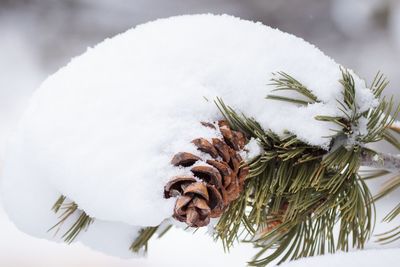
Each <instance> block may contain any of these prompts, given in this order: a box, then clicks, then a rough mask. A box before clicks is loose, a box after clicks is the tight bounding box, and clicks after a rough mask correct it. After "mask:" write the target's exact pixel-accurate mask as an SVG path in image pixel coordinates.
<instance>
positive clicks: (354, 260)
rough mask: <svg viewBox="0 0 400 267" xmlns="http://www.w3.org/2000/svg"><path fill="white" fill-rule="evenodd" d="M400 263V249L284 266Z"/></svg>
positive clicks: (330, 266)
mask: <svg viewBox="0 0 400 267" xmlns="http://www.w3.org/2000/svg"><path fill="white" fill-rule="evenodd" d="M399 261H400V249H387V250H368V251H358V252H351V253H339V254H336V255H325V256H318V257H313V258H308V259H302V260H298V261H293V262H291V263H288V264H284V265H282V266H285V267H304V266H307V267H313V266H315V267H318V266H324V267H337V266H363V267H376V266H386V267H390V266H393V267H394V266H398V264H399Z"/></svg>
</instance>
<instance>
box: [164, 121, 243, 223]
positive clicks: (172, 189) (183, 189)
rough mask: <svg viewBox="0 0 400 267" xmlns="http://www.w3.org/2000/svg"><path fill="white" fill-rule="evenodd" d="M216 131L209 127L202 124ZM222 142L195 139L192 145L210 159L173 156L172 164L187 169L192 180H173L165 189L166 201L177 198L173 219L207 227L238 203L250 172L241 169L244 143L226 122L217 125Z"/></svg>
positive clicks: (210, 124) (184, 155) (178, 154)
mask: <svg viewBox="0 0 400 267" xmlns="http://www.w3.org/2000/svg"><path fill="white" fill-rule="evenodd" d="M202 125H203V126H205V127H211V128H214V129H216V127H215V126H214V124H212V123H204V122H203V123H202ZM218 128H219V130H220V132H221V134H222V138H212V140H211V141H208V140H206V139H204V138H197V139H195V140H193V141H192V143H193V144H194V145H195V146H196V147H197V149H198V150H199V151H202V152H204V153H206V154H208V155H210V156H211V158H212V159H207V160H205V159H202V158H201V157H200V156H196V155H193V154H191V153H187V152H180V153H177V154H176V155H174V157H173V159H172V161H171V164H173V165H174V166H181V167H190V166H193V165H194V164H195V163H196V162H205V163H206V164H204V165H201V164H197V165H196V166H194V167H192V168H191V169H190V170H191V172H192V174H193V176H177V177H174V178H173V179H172V180H171V181H170V182H168V184H167V185H166V186H165V190H164V196H165V198H170V197H177V201H176V204H175V209H174V214H173V217H174V218H175V219H177V220H178V221H181V222H186V223H187V224H188V225H189V226H191V227H202V226H206V225H207V224H208V223H209V222H210V218H218V217H220V216H221V214H222V213H223V211H224V210H225V209H226V208H227V207H228V206H229V204H230V203H231V202H232V201H233V200H235V199H237V198H238V197H239V195H240V193H241V191H242V190H243V186H244V180H245V179H246V176H247V175H248V172H249V169H248V167H247V166H243V165H242V164H243V160H242V158H241V156H240V154H239V152H240V150H242V149H243V147H244V146H245V144H246V142H247V140H246V137H245V135H244V134H243V133H241V132H238V131H233V130H232V129H231V128H230V127H229V125H228V123H226V121H219V122H218Z"/></svg>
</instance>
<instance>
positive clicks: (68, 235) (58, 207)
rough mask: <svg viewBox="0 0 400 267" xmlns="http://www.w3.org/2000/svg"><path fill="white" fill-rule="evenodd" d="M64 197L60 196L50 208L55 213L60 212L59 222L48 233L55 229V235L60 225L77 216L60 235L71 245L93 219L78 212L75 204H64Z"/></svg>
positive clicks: (82, 212)
mask: <svg viewBox="0 0 400 267" xmlns="http://www.w3.org/2000/svg"><path fill="white" fill-rule="evenodd" d="M65 201H66V197H65V196H60V197H59V198H58V199H57V201H56V202H55V204H54V205H53V207H52V210H53V211H54V212H55V213H59V212H61V214H60V216H59V222H58V223H57V224H55V225H54V226H53V227H51V228H50V229H49V230H48V231H52V230H54V229H56V233H55V234H57V233H58V232H59V231H60V229H61V227H62V225H63V224H64V223H65V222H66V221H67V220H68V219H69V218H71V217H72V216H78V218H77V219H76V221H75V222H74V223H73V225H72V226H71V227H70V228H69V229H68V230H67V231H66V232H65V233H64V234H63V235H62V238H63V239H64V241H65V242H66V243H68V244H70V243H72V242H73V241H74V240H75V238H76V237H77V236H78V235H79V234H80V233H81V232H82V231H86V230H87V229H88V228H89V226H90V225H91V224H92V223H93V221H94V219H93V218H91V217H90V216H89V215H87V214H86V213H85V212H84V211H82V210H79V208H78V205H77V204H76V203H75V202H68V203H65Z"/></svg>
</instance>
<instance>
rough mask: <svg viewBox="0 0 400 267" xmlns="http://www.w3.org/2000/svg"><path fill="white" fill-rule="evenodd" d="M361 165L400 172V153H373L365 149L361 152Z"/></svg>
mask: <svg viewBox="0 0 400 267" xmlns="http://www.w3.org/2000/svg"><path fill="white" fill-rule="evenodd" d="M361 166H364V167H371V168H376V169H382V170H388V171H391V172H398V173H400V155H391V154H386V153H377V152H374V153H371V152H369V151H366V150H363V153H362V154H361Z"/></svg>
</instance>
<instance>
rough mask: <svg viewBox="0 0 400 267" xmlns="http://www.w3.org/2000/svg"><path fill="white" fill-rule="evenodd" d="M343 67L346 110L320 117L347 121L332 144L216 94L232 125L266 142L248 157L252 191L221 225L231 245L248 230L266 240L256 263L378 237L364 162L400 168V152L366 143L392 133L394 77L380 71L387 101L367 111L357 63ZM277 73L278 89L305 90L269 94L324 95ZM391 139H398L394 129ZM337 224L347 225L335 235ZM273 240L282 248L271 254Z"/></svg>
mask: <svg viewBox="0 0 400 267" xmlns="http://www.w3.org/2000/svg"><path fill="white" fill-rule="evenodd" d="M341 71H342V78H341V80H340V81H339V82H340V83H341V85H342V87H343V93H342V99H338V100H337V102H338V110H339V111H341V113H342V115H340V116H337V117H330V116H323V115H322V116H318V117H317V118H316V119H317V120H321V121H325V122H328V123H334V124H337V125H338V126H339V128H340V130H339V131H336V132H335V134H334V135H332V143H331V147H330V149H329V150H328V151H326V150H323V149H321V148H319V147H314V146H310V145H308V144H305V143H304V142H302V141H301V140H299V139H298V138H297V137H296V136H295V135H293V134H291V133H287V134H286V136H283V137H280V136H277V135H276V134H274V133H273V132H271V131H269V130H265V129H263V128H262V127H261V126H260V125H259V124H258V123H257V121H255V120H254V119H252V118H248V117H246V116H245V115H244V114H238V113H236V112H235V110H233V109H232V108H230V107H229V106H226V105H225V104H224V103H223V101H222V100H221V99H217V101H216V104H217V106H218V107H219V109H220V111H221V113H222V114H223V115H224V117H225V118H226V120H227V121H228V122H229V123H230V124H231V127H232V128H235V129H239V130H240V131H242V132H244V133H246V134H247V135H248V137H252V138H255V139H257V140H258V141H259V144H260V145H261V146H262V147H263V150H264V152H263V153H262V154H261V155H259V156H258V157H256V158H255V159H253V160H251V161H250V162H248V164H249V166H250V175H249V178H248V179H247V181H246V185H245V192H243V194H242V198H240V199H238V200H237V201H236V202H235V203H233V204H232V205H231V207H229V209H228V210H227V211H226V212H225V213H224V214H223V216H222V217H221V220H220V222H219V223H218V225H217V227H216V232H217V233H216V237H217V238H218V239H221V240H222V241H223V243H224V246H225V247H227V248H228V249H229V247H230V246H232V245H233V243H234V242H235V241H236V240H238V239H239V238H243V237H244V238H246V242H251V243H253V244H255V245H256V246H257V247H259V248H260V252H259V253H258V254H257V255H256V256H255V258H254V260H253V261H252V262H250V265H253V266H265V265H267V264H268V263H270V262H271V261H273V260H275V259H278V258H279V261H278V262H279V263H282V262H284V261H286V260H294V259H298V258H301V257H308V256H313V255H319V254H324V253H325V252H330V253H333V252H335V251H336V250H343V251H347V250H348V249H349V248H350V247H351V246H352V247H357V248H363V247H364V244H365V242H366V241H367V240H368V239H369V238H370V235H371V231H372V228H373V225H374V215H373V213H374V203H373V201H372V199H373V198H372V196H371V194H370V192H369V189H368V187H367V186H366V184H365V182H364V180H363V178H364V177H361V174H359V171H360V166H362V165H368V166H371V167H375V168H382V167H385V169H388V170H392V171H398V169H399V168H398V167H399V166H398V159H397V158H396V157H394V156H390V155H385V154H378V153H376V152H374V151H372V150H369V149H366V148H365V145H366V144H368V143H372V142H377V141H380V140H383V139H384V138H385V139H389V138H390V137H392V136H390V135H389V134H388V129H390V128H391V126H392V125H393V123H394V119H393V118H395V117H396V116H397V114H398V112H399V110H400V109H399V107H397V108H395V107H394V102H393V99H390V100H386V99H385V98H382V97H381V94H382V91H383V90H384V88H385V87H386V85H387V82H386V80H385V79H384V77H383V75H380V74H378V75H377V76H376V78H375V79H374V82H373V85H372V86H371V91H372V92H373V93H374V94H375V96H376V98H377V99H378V100H379V105H378V106H377V107H374V108H371V109H370V110H367V111H360V110H359V107H358V103H357V99H356V88H355V82H354V78H353V76H352V75H351V73H350V72H349V71H347V70H345V69H341ZM276 76H277V77H275V78H274V79H272V85H275V86H276V87H277V89H276V90H275V91H282V90H291V91H295V92H297V93H299V94H300V95H301V96H302V98H298V99H297V98H292V97H287V96H282V95H279V96H276V95H268V96H267V98H268V99H273V100H280V101H285V102H289V103H295V104H302V105H308V104H312V103H316V102H321V101H320V100H319V99H318V98H317V97H316V96H315V95H313V94H312V93H311V91H310V90H308V89H307V88H306V87H305V86H303V85H302V84H301V83H300V82H299V81H298V80H296V79H294V78H293V77H292V76H290V75H288V74H286V73H283V72H282V73H278V74H277V75H276ZM361 119H363V120H365V121H366V122H367V125H366V129H365V130H358V127H360V126H359V125H361V122H360V120H361ZM391 141H392V143H393V144H397V142H398V141H397V139H396V138H394V137H393V138H391ZM377 159H381V160H377ZM384 174H387V170H380V169H378V170H375V171H373V172H371V173H370V174H368V175H367V176H366V177H367V178H373V177H379V176H381V175H384ZM395 214H396V211H394V212H393V215H395ZM336 226H338V229H339V233H338V235H337V236H334V234H333V233H334V231H333V229H334V228H335V227H336ZM271 248H275V249H276V250H275V251H274V252H272V253H270V255H268V256H265V254H268V252H269V251H270V249H271Z"/></svg>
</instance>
